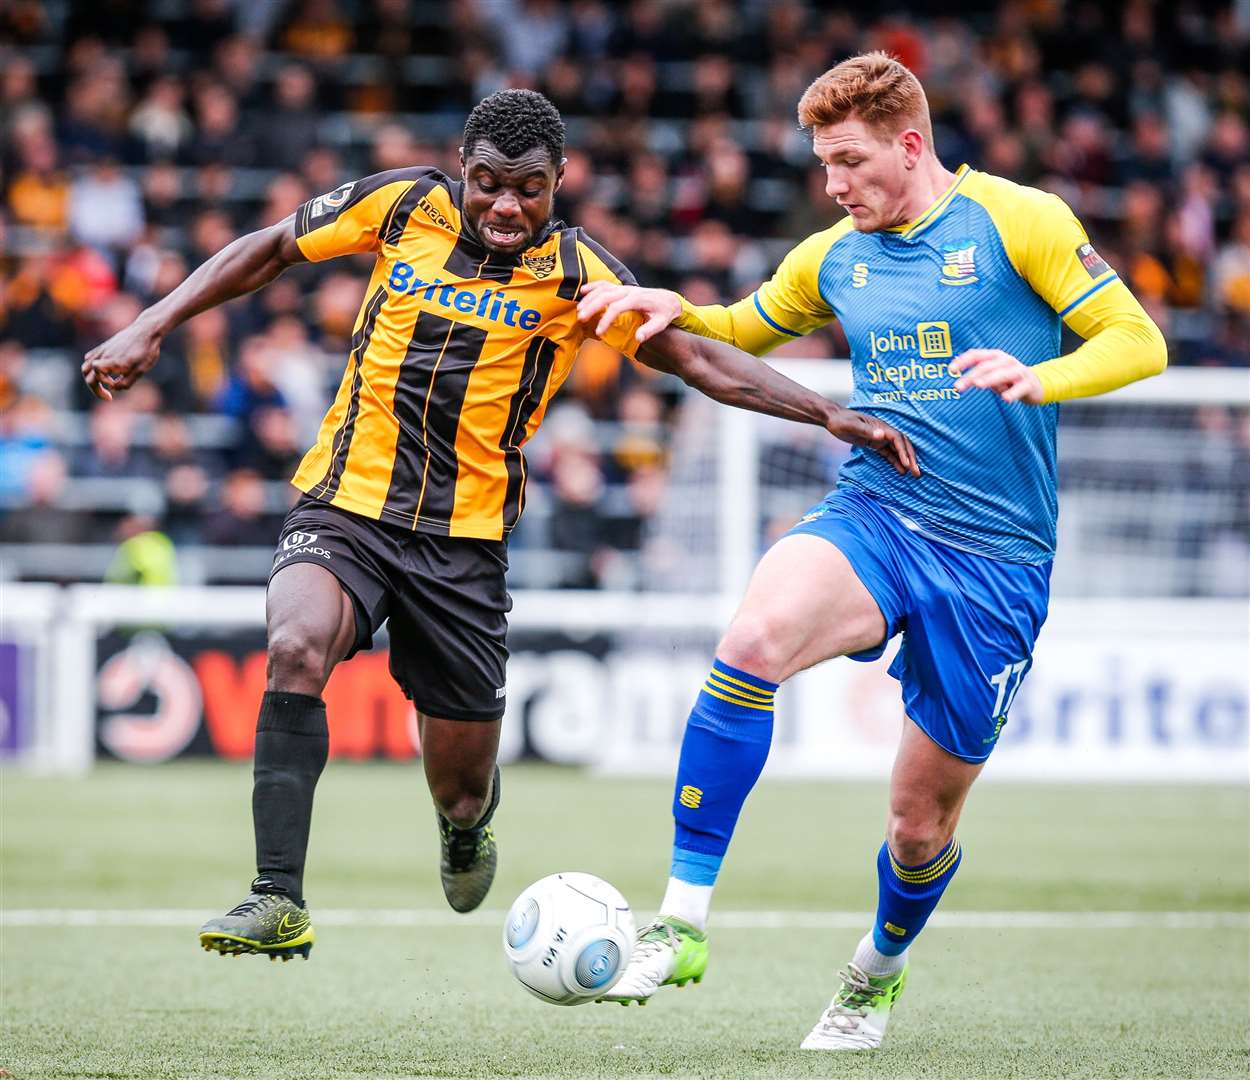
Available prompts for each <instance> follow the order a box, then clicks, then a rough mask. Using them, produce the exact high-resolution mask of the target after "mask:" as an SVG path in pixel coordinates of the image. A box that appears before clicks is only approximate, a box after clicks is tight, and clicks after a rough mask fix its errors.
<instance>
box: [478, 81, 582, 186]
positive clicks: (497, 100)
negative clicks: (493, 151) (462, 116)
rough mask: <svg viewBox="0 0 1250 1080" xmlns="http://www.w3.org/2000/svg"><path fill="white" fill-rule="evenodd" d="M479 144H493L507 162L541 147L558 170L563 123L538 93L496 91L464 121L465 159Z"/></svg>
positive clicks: (552, 107) (480, 102) (562, 146)
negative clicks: (507, 158)
mask: <svg viewBox="0 0 1250 1080" xmlns="http://www.w3.org/2000/svg"><path fill="white" fill-rule="evenodd" d="M479 142H489V143H492V144H494V146H495V147H496V148H497V149H498V150H499V151H500V153H502V154H505V155H506V156H508V157H510V158H517V157H520V156H521V155H522V154H524V153H526V152H527V151H529V150H532V149H534V147H536V146H541V147H542V148H543V149H545V150H546V151H547V153H548V154H550V155H551V163H552V164H553V165H555V166H556V167H557V168H558V167H559V165H560V162H561V160H562V159H563V158H564V121H563V120H562V119H560V111H559V109H557V108H556V107H555V106H554V105H552V104H551V102H550V101H548V100H547V99H546V98H545V97H544V96H543V95H542V94H540V93H538V91H537V90H499V91H496V92H495V93H493V94H491V95H490V97H486V98H483V99H482V100H481V101H479V102H478V103H477V105H476V106H474V108H473V111H472V112H471V113H469V119H468V120H466V121H465V124H464V142H463V144H462V146H463V148H464V156H465V157H468V156H469V154H470V153H471V152H472V151H473V148H474V147H475V146H476V145H477V144H478V143H479Z"/></svg>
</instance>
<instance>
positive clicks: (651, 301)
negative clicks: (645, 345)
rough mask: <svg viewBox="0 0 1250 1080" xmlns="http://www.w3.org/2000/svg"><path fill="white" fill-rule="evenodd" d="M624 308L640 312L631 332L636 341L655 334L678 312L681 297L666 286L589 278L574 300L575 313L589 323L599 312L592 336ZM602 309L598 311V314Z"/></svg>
mask: <svg viewBox="0 0 1250 1080" xmlns="http://www.w3.org/2000/svg"><path fill="white" fill-rule="evenodd" d="M628 311H638V312H641V313H642V315H643V316H644V321H643V324H642V325H641V326H640V327H638V330H637V332H636V333H635V334H634V336H635V337H636V338H637V339H638V340H639V341H640V342H642V341H647V340H649V339H650V338H653V337H655V335H656V334H658V333H660V331H661V330H664V329H666V328H667V327H668V326H670V325H671V324H672V322H673V320H674V319H676V318H677V316H678V315H680V314H681V299H680V298H679V297H678V296H677V294H676V293H673V292H669V291H668V290H667V289H644V288H642V287H641V286H638V285H613V284H612V283H611V282H610V281H591V282H588V283H587V284H585V285H583V286H582V297H581V300H579V301H578V304H577V317H578V318H579V319H581V321H582V322H584V323H589V322H590V320H591V319H593V318H594V317H595V316H596V315H599V322H598V325H597V326H596V327H595V336H596V337H603V335H604V334H606V333H607V332H608V327H610V326H611V325H612V324H613V323H614V322H616V320H617V319H618V318H619V317H620V316H621V315H624V314H625V313H626V312H628ZM601 312H602V314H600V313H601Z"/></svg>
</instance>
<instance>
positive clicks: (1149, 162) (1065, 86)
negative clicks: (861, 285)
mask: <svg viewBox="0 0 1250 1080" xmlns="http://www.w3.org/2000/svg"><path fill="white" fill-rule="evenodd" d="M879 10H880V11H881V13H876V12H874V13H872V14H864V13H860V12H856V11H853V10H851V9H840V8H836V7H832V6H830V5H826V4H817V3H801V2H798V0H780V2H764V0H757V2H751V0H746V2H739V3H731V2H728V0H634V2H632V3H628V4H613V3H607V2H603V0H573V2H558V0H445V2H439V3H427V2H423V0H293V2H289V3H282V2H276V0H275V2H269V3H263V2H252V3H243V2H242V0H161V2H159V3H157V2H143V0H96V2H92V3H89V4H83V3H71V2H70V0H44V2H39V0H9V2H8V3H7V4H5V5H3V6H0V193H2V203H3V205H2V207H0V455H3V467H2V468H0V507H3V508H4V518H3V520H2V521H0V544H16V543H23V542H27V541H38V542H40V543H42V544H45V545H47V544H56V543H62V544H85V543H102V542H107V543H110V544H118V543H119V542H122V543H123V549H119V550H124V544H125V543H128V542H130V541H132V540H133V539H134V538H136V537H140V538H142V537H152V536H159V537H161V538H163V540H167V541H168V542H169V543H168V545H165V544H158V545H156V546H157V548H159V551H156V552H155V554H154V553H153V548H152V545H150V544H140V545H132V547H133V548H134V549H135V550H140V551H142V552H144V555H143V556H142V557H138V556H137V557H134V558H130V559H127V558H125V557H123V558H121V559H120V561H119V560H118V558H116V557H114V558H112V559H111V561H110V563H109V566H108V570H107V572H108V573H109V574H110V575H111V576H113V577H114V578H116V579H117V580H157V579H160V578H162V577H166V578H168V577H172V576H176V574H177V565H176V557H175V553H176V551H177V550H179V549H181V548H186V547H197V546H214V547H238V548H244V547H246V548H264V547H267V546H270V545H272V543H273V541H274V540H275V538H276V536H277V529H278V523H279V521H280V518H281V515H282V513H283V512H284V510H285V508H286V506H287V505H288V503H289V501H290V494H289V490H288V489H287V488H286V486H285V485H284V483H283V482H284V481H285V480H286V479H287V478H288V477H289V476H290V474H291V473H292V471H293V468H294V466H295V464H296V463H297V462H298V459H299V456H300V455H301V453H302V452H303V451H304V449H306V447H307V446H308V445H309V444H310V441H311V439H312V437H313V434H314V433H315V431H316V428H317V424H318V422H319V420H320V418H321V415H322V412H323V410H324V408H325V405H326V403H327V402H328V401H329V399H330V397H331V395H332V390H333V387H334V386H335V385H337V382H338V379H339V377H340V374H341V371H342V365H343V363H344V357H345V354H346V346H347V341H348V339H349V337H350V335H351V331H352V326H353V320H354V318H355V315H356V312H357V308H358V305H359V302H360V299H361V295H362V292H363V289H364V283H365V280H366V277H367V274H368V262H367V260H365V261H363V262H362V261H359V260H355V261H353V260H339V261H336V262H333V263H330V264H321V265H319V266H315V267H314V266H305V267H299V268H297V269H296V270H294V271H292V272H290V273H288V274H287V275H285V276H284V277H283V278H281V279H280V280H279V281H278V282H276V283H275V284H273V285H271V286H270V287H268V288H267V289H265V290H263V291H261V292H260V293H258V294H255V295H253V296H252V297H249V298H246V299H243V300H240V301H236V302H235V303H233V304H231V305H228V306H226V307H223V308H221V309H217V310H213V311H209V312H206V313H204V314H203V315H200V316H198V317H197V318H195V319H193V320H191V321H190V322H189V323H187V324H186V326H185V327H184V328H182V329H181V330H179V331H178V332H177V333H175V334H174V335H172V336H171V337H170V338H169V339H168V340H167V341H166V343H165V346H164V349H163V353H162V359H161V362H160V364H159V365H158V366H157V368H156V369H155V370H154V371H153V372H152V374H151V376H150V377H149V378H148V379H147V380H146V381H145V382H144V383H142V384H140V386H139V387H137V388H136V389H134V390H132V391H131V392H129V393H128V394H127V395H125V397H124V398H122V399H121V400H120V401H119V402H117V403H114V404H113V405H111V406H108V407H101V406H100V405H99V404H98V403H96V402H95V401H94V399H92V398H91V397H90V395H89V394H87V393H86V391H85V389H84V388H83V387H82V385H81V382H80V380H79V379H78V378H77V370H78V364H79V362H80V361H81V356H82V353H83V352H84V351H85V350H86V349H89V348H90V347H91V346H93V345H95V344H97V343H98V342H100V341H101V340H103V339H104V338H106V337H108V336H109V335H110V334H112V333H114V332H115V331H116V330H118V329H120V328H121V327H123V326H125V325H126V324H127V323H129V322H130V321H131V320H132V319H133V318H134V317H135V315H136V314H138V312H139V311H140V310H141V309H142V308H143V307H144V306H145V305H147V304H150V303H152V302H153V301H154V300H156V299H158V298H160V297H161V296H163V295H164V294H166V293H167V292H168V291H169V290H170V289H172V288H174V287H175V286H176V285H177V284H178V283H179V282H180V281H181V280H182V279H183V278H184V277H185V276H186V275H187V273H188V272H189V271H190V270H191V269H193V268H194V267H195V266H196V265H198V264H199V263H200V262H202V261H203V260H204V259H206V258H208V257H209V256H211V255H212V254H213V253H215V252H216V251H218V250H220V249H221V248H222V247H223V246H224V245H225V244H227V243H228V242H229V241H230V240H231V239H232V238H233V237H235V236H236V235H238V234H240V233H241V232H244V231H248V230H251V229H254V228H257V227H259V226H263V225H267V224H270V223H273V222H275V221H278V220H281V219H282V218H283V217H285V216H286V215H287V214H289V213H291V212H292V211H293V210H294V209H295V208H296V207H297V206H298V205H299V204H300V203H301V202H303V201H304V200H305V199H307V198H309V197H311V196H313V195H315V194H318V193H320V192H324V191H327V190H330V189H332V188H333V187H335V186H336V185H338V184H339V183H341V182H342V181H343V180H345V179H350V178H352V177H355V176H359V175H364V174H368V173H371V172H375V171H380V170H383V169H390V168H397V167H402V166H407V165H413V164H431V163H432V164H436V165H440V166H441V167H443V168H444V169H447V170H448V171H451V172H452V173H453V174H455V171H456V164H455V162H456V150H457V146H458V136H459V133H460V129H461V127H462V125H463V122H464V117H465V114H466V113H467V111H468V110H469V109H470V108H471V107H472V106H473V104H475V103H476V102H477V101H478V100H479V99H480V98H481V97H482V96H484V95H485V94H487V93H489V92H491V91H493V90H496V89H499V88H501V87H505V86H517V85H520V86H531V87H535V88H537V89H540V90H542V91H543V92H544V93H546V94H547V95H548V96H549V97H550V98H551V99H552V100H553V101H554V102H555V103H556V104H557V105H558V107H559V108H560V109H561V111H562V112H563V114H564V116H565V118H566V120H567V122H568V125H569V148H568V165H567V170H566V179H565V185H564V188H563V190H562V191H561V193H560V196H559V198H558V205H557V213H558V215H559V216H560V217H562V218H564V219H565V220H568V221H571V222H574V223H576V224H580V225H583V226H584V227H585V228H586V229H587V230H588V231H589V232H590V233H591V234H592V235H593V236H595V237H596V239H598V240H599V241H600V242H601V243H603V244H604V245H605V246H606V247H608V248H609V249H610V250H612V251H613V252H614V253H615V254H616V255H617V256H618V257H619V258H621V259H622V260H623V261H624V262H626V263H627V264H628V265H629V266H630V267H631V268H632V269H633V270H634V272H635V274H636V275H637V277H638V279H639V280H640V281H641V282H642V283H643V284H652V285H662V286H667V287H673V288H678V289H680V290H681V291H682V292H684V293H685V294H686V295H687V296H689V297H690V298H691V299H693V300H694V301H696V302H701V303H707V302H714V301H729V300H733V299H736V298H738V297H740V296H742V295H745V294H746V293H747V292H749V291H750V290H751V289H752V288H753V287H754V286H755V285H756V284H757V283H758V282H759V281H760V280H761V279H762V278H763V277H765V276H767V274H768V273H769V272H770V271H771V270H772V268H773V267H774V266H775V265H776V263H777V261H778V260H779V258H780V256H781V255H782V254H784V252H785V251H786V250H787V249H788V248H789V247H790V246H791V245H792V244H793V243H794V242H795V241H797V240H798V239H800V238H801V237H803V236H805V235H807V234H809V233H811V232H813V231H816V230H818V229H820V228H824V227H826V226H827V225H828V224H829V223H830V222H831V220H832V218H833V217H834V215H835V208H834V207H832V205H831V204H830V202H829V200H828V199H827V197H826V196H825V195H824V193H823V176H822V173H821V171H820V170H819V169H818V168H815V167H813V164H814V159H812V157H811V149H810V144H809V143H808V141H807V140H806V138H805V137H804V136H803V135H802V133H800V132H799V131H798V130H797V129H796V124H795V119H794V108H795V104H796V102H797V100H798V98H799V96H800V94H801V93H802V91H803V89H804V88H805V86H806V85H807V84H808V82H809V81H810V80H811V79H812V78H813V77H814V76H816V75H817V74H819V73H820V72H821V71H823V70H825V69H826V68H827V67H829V66H830V65H831V64H833V63H835V62H836V61H838V60H839V59H841V58H843V57H845V56H847V55H850V54H853V53H855V52H859V51H862V50H864V49H869V48H884V49H887V50H889V51H890V52H892V53H893V54H895V55H897V56H898V57H899V58H900V59H902V60H903V61H904V62H905V63H907V64H908V65H909V66H910V67H911V68H912V69H913V70H914V71H915V72H916V73H917V74H918V75H919V76H920V78H921V79H922V81H923V82H924V84H925V87H926V90H927V91H928V94H929V99H930V102H931V105H932V108H933V113H934V122H935V139H936V143H937V149H938V151H939V154H940V155H941V157H942V158H943V160H944V162H945V163H946V164H947V165H948V166H949V167H952V168H953V167H955V166H957V165H958V164H960V163H961V162H965V161H966V162H969V163H971V164H972V165H973V166H974V167H977V168H983V169H986V170H989V171H991V172H995V173H998V174H1001V175H1005V176H1009V177H1012V178H1014V179H1018V180H1020V181H1023V182H1025V183H1029V184H1035V185H1038V186H1041V187H1044V188H1047V189H1049V190H1052V191H1055V192H1057V193H1059V194H1060V195H1062V196H1063V197H1064V198H1065V199H1066V200H1067V201H1068V202H1069V203H1070V204H1071V205H1072V206H1073V208H1074V209H1075V211H1076V212H1077V214H1078V216H1079V217H1080V218H1081V219H1082V220H1083V222H1084V223H1085V224H1086V226H1087V228H1088V229H1089V230H1090V231H1091V233H1092V234H1093V238H1094V240H1095V242H1096V244H1097V246H1098V248H1099V251H1100V252H1101V254H1102V255H1103V256H1104V257H1105V258H1106V259H1107V260H1108V261H1109V262H1110V263H1111V264H1112V265H1113V266H1115V267H1117V268H1118V269H1119V271H1120V273H1121V274H1122V275H1123V276H1124V277H1125V278H1126V279H1127V280H1128V281H1129V282H1130V283H1131V285H1132V287H1133V289H1134V290H1135V292H1136V293H1137V295H1138V296H1139V297H1140V298H1141V299H1142V301H1143V303H1145V304H1146V306H1147V307H1148V308H1149V310H1150V311H1151V313H1152V314H1153V315H1154V317H1155V318H1156V320H1157V321H1158V322H1159V323H1160V325H1161V326H1162V327H1163V329H1164V330H1165V333H1166V334H1167V335H1168V338H1169V341H1170V344H1171V350H1172V363H1173V364H1180V365H1186V364H1191V365H1192V364H1200V365H1221V366H1228V365H1234V366H1238V365H1239V366H1250V77H1248V75H1247V72H1250V5H1248V4H1246V3H1245V2H1244V0H1243V2H1240V3H1238V2H1232V3H1213V2H1206V0H1183V2H1179V3H1166V4H1165V3H1152V2H1150V0H1129V2H1127V3H1105V4H1104V3H1095V2H1083V0H1068V2H1064V0H1001V2H976V0H973V2H967V3H964V4H962V5H960V7H959V15H958V16H953V15H951V14H950V10H951V9H950V7H949V5H946V4H940V3H937V2H935V0H930V2H917V3H896V4H893V5H887V6H886V7H885V8H884V9H879ZM788 348H789V349H790V350H791V351H792V353H793V354H794V355H807V356H838V355H845V352H846V343H845V340H844V339H843V338H842V337H841V336H840V333H839V331H838V329H837V327H836V326H834V327H831V328H830V329H829V330H828V331H825V332H821V333H818V334H816V335H813V336H812V337H810V338H808V339H806V340H804V341H801V342H796V343H794V344H793V345H791V346H788ZM679 390H680V388H679V387H676V386H674V385H671V384H670V382H668V381H666V380H663V379H654V378H651V377H649V376H648V374H647V373H645V372H643V371H641V370H640V369H638V368H636V367H635V366H634V365H632V364H630V363H628V362H627V361H623V360H622V359H621V358H620V357H619V356H617V355H615V354H613V353H611V352H609V351H608V350H606V349H604V348H595V349H590V350H588V351H587V353H586V354H584V355H583V357H582V359H581V361H580V362H579V364H578V366H577V368H576V369H575V374H574V376H573V378H572V379H571V381H570V384H569V385H568V387H567V389H566V391H565V392H564V393H563V394H562V397H561V399H560V401H559V403H558V406H557V408H556V409H555V410H553V416H552V419H551V422H550V423H549V425H548V428H547V429H545V430H544V432H543V433H542V436H541V437H540V439H539V440H538V442H537V445H536V446H535V452H534V454H533V455H532V465H533V466H534V468H533V476H534V478H535V479H534V481H533V482H532V486H531V508H530V511H529V512H528V513H529V517H530V520H528V521H526V522H524V523H523V527H522V530H521V531H520V533H519V535H518V536H517V537H516V540H515V544H514V548H515V549H516V550H517V551H521V552H524V551H531V552H534V553H536V555H535V559H534V560H532V563H531V572H532V575H533V580H534V581H535V583H539V584H555V585H578V586H584V585H596V584H607V585H623V586H626V587H628V586H630V585H632V584H636V583H637V571H636V568H635V563H634V561H633V560H634V558H635V555H636V552H637V551H638V549H639V547H640V545H641V544H642V542H643V538H644V536H645V533H646V523H647V521H648V520H649V518H650V517H651V516H652V515H653V514H654V513H655V511H656V508H657V506H659V505H660V503H661V501H662V499H663V493H664V484H665V468H666V463H667V460H668V455H669V442H670V433H671V431H672V429H673V424H674V422H675V417H676V416H678V415H679V413H680V410H681V401H682V396H681V394H680V393H679ZM539 556H541V557H539ZM153 562H155V563H158V564H160V565H159V566H158V567H157V569H155V570H154V569H153V567H152V565H151V564H152V563H153ZM166 564H168V565H166ZM258 565H259V566H260V572H261V573H263V569H264V566H265V565H267V558H265V559H264V560H263V561H262V562H261V563H258Z"/></svg>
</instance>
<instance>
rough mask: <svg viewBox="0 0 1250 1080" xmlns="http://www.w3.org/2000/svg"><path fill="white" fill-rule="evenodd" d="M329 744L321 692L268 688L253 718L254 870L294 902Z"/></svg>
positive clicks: (301, 888)
mask: <svg viewBox="0 0 1250 1080" xmlns="http://www.w3.org/2000/svg"><path fill="white" fill-rule="evenodd" d="M329 747H330V729H329V728H328V727H327V726H326V706H325V702H324V701H322V700H321V698H319V697H309V696H308V695H307V694H292V693H287V692H285V691H274V690H268V691H266V692H265V696H264V697H263V698H262V699H261V703H260V719H259V720H258V721H257V723H256V761H255V766H254V769H253V773H252V775H253V777H254V785H253V787H252V821H253V823H254V825H255V827H256V871H257V874H258V875H259V878H260V879H263V880H265V881H267V882H268V883H269V884H270V886H271V887H272V888H273V889H275V890H276V891H279V892H284V893H286V894H287V895H289V896H290V897H291V898H292V899H293V900H295V901H296V903H302V902H303V899H304V858H305V856H306V855H307V854H308V829H309V826H310V825H311V823H312V805H313V791H314V790H315V789H316V787H317V780H318V778H319V777H320V776H321V770H322V769H324V768H325V764H326V757H327V755H328V753H329Z"/></svg>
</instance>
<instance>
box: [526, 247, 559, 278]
mask: <svg viewBox="0 0 1250 1080" xmlns="http://www.w3.org/2000/svg"><path fill="white" fill-rule="evenodd" d="M521 262H523V263H524V264H525V268H526V269H527V270H529V271H530V273H532V274H533V275H534V276H535V277H536V278H545V277H548V276H550V274H551V271H552V270H554V269H555V268H556V253H555V252H554V251H553V252H552V253H551V254H550V255H523V256H521Z"/></svg>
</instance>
